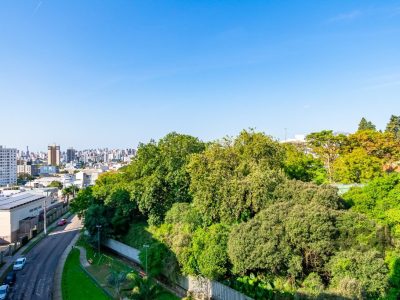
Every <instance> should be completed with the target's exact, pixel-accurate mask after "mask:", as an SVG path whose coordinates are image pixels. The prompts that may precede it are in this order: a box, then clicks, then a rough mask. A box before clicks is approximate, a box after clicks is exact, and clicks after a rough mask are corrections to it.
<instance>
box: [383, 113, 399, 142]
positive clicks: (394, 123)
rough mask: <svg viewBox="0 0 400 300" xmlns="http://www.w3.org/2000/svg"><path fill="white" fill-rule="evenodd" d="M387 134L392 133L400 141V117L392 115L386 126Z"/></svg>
mask: <svg viewBox="0 0 400 300" xmlns="http://www.w3.org/2000/svg"><path fill="white" fill-rule="evenodd" d="M386 132H390V133H392V134H393V135H394V137H395V138H396V139H400V116H395V115H392V116H391V117H390V120H389V123H388V124H387V125H386Z"/></svg>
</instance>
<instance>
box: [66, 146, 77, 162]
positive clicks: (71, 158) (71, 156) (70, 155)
mask: <svg viewBox="0 0 400 300" xmlns="http://www.w3.org/2000/svg"><path fill="white" fill-rule="evenodd" d="M75 159H76V151H75V149H74V148H69V149H67V163H70V162H73V161H75Z"/></svg>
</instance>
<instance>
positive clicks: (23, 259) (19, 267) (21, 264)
mask: <svg viewBox="0 0 400 300" xmlns="http://www.w3.org/2000/svg"><path fill="white" fill-rule="evenodd" d="M25 263H26V257H21V258H18V259H17V260H16V261H15V263H14V266H13V270H14V271H18V270H22V269H23V268H24V266H25ZM0 299H1V298H0Z"/></svg>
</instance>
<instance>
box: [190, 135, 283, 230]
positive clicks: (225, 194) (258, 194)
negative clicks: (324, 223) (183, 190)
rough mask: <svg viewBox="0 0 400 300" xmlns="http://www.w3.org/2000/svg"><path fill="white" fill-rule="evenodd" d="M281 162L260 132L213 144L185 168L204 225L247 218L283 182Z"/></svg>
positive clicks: (274, 147) (279, 152)
mask: <svg viewBox="0 0 400 300" xmlns="http://www.w3.org/2000/svg"><path fill="white" fill-rule="evenodd" d="M282 163H283V151H282V149H281V147H280V146H279V144H278V143H277V142H275V141H273V140H272V139H271V138H269V137H268V136H265V135H263V134H261V133H255V132H247V131H243V132H241V134H240V135H239V136H238V137H237V138H236V139H235V140H233V141H231V140H225V141H224V143H216V144H213V145H211V146H209V147H208V148H207V149H206V150H205V151H204V152H203V153H200V154H197V155H194V156H192V159H191V160H190V163H189V165H188V170H189V175H190V177H191V185H190V190H191V192H192V194H193V203H194V206H195V207H196V208H197V209H198V210H199V211H200V213H202V214H203V216H204V220H205V221H206V222H207V223H208V224H211V223H213V222H225V223H232V222H235V221H236V220H246V219H248V218H251V217H252V216H254V214H255V213H257V212H258V211H260V210H261V209H262V208H264V207H265V206H266V204H267V203H268V202H270V201H271V200H272V193H273V191H274V190H275V188H276V186H277V185H278V184H279V183H281V182H282V181H283V180H284V175H283V173H282V172H281V171H280V169H281V168H282V167H283V164H282Z"/></svg>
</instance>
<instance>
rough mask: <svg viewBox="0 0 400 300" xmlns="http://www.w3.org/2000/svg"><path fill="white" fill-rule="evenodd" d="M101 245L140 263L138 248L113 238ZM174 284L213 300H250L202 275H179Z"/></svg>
mask: <svg viewBox="0 0 400 300" xmlns="http://www.w3.org/2000/svg"><path fill="white" fill-rule="evenodd" d="M103 245H104V246H106V247H108V248H110V249H112V250H113V251H115V252H116V253H118V254H119V255H121V256H123V257H125V258H127V259H130V260H132V261H134V262H135V263H139V264H140V260H139V253H140V251H139V250H137V249H135V248H132V247H130V246H128V245H125V244H123V243H121V242H118V241H116V240H113V239H108V240H106V241H105V242H104V243H103ZM175 284H176V285H177V286H178V287H180V288H182V289H184V290H185V291H189V292H192V293H193V294H194V295H195V296H197V297H198V298H204V299H215V300H252V298H250V297H248V296H246V295H244V294H242V293H240V292H238V291H235V290H234V289H231V288H230V287H228V286H226V285H224V284H222V283H219V282H217V281H213V280H209V279H206V278H203V277H192V276H187V277H185V276H179V278H178V280H177V282H176V283H175Z"/></svg>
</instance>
